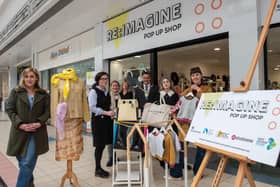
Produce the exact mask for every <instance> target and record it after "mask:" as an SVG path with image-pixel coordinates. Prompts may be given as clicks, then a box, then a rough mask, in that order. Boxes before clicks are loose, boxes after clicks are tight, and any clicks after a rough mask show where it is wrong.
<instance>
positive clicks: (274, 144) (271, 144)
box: [266, 138, 277, 150]
mask: <svg viewBox="0 0 280 187" xmlns="http://www.w3.org/2000/svg"><path fill="white" fill-rule="evenodd" d="M276 145H277V144H276V142H275V140H274V138H269V139H268V145H267V146H266V149H267V150H271V149H273V148H274V147H275V146H276Z"/></svg>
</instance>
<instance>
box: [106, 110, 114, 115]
mask: <svg viewBox="0 0 280 187" xmlns="http://www.w3.org/2000/svg"><path fill="white" fill-rule="evenodd" d="M104 115H106V116H114V115H115V112H114V111H112V110H110V111H106V112H104Z"/></svg>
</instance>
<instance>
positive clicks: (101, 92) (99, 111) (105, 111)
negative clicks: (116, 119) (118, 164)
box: [88, 72, 115, 178]
mask: <svg viewBox="0 0 280 187" xmlns="http://www.w3.org/2000/svg"><path fill="white" fill-rule="evenodd" d="M108 78H109V75H108V73H106V72H99V73H97V74H96V76H95V82H96V85H94V86H93V89H92V90H91V91H90V93H89V96H88V100H89V107H90V110H91V112H92V129H93V131H92V132H93V143H94V146H95V153H94V154H95V164H96V168H95V176H97V177H102V178H106V177H109V173H108V172H107V171H105V170H103V169H102V167H101V159H102V153H103V150H104V148H105V145H109V144H112V141H113V121H112V116H114V115H115V113H114V111H113V110H112V109H111V97H110V94H109V92H108V90H107V89H106V87H107V84H108Z"/></svg>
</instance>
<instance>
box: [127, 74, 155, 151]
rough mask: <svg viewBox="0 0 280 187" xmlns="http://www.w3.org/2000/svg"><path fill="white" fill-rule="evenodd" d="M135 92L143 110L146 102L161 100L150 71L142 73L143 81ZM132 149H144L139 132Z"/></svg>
mask: <svg viewBox="0 0 280 187" xmlns="http://www.w3.org/2000/svg"><path fill="white" fill-rule="evenodd" d="M134 94H135V99H137V100H138V104H139V108H140V109H141V111H142V112H143V109H144V105H145V104H146V103H153V102H156V101H159V89H158V87H157V86H156V85H152V84H151V74H150V73H149V72H145V71H144V72H143V73H142V83H141V84H140V86H136V87H135V88H134ZM149 131H150V128H149ZM132 149H135V150H139V149H140V150H143V144H142V141H141V139H140V137H139V135H138V134H136V135H135V136H134V138H133V145H132Z"/></svg>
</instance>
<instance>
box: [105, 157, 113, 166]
mask: <svg viewBox="0 0 280 187" xmlns="http://www.w3.org/2000/svg"><path fill="white" fill-rule="evenodd" d="M112 165H113V158H110V159H109V160H108V162H107V164H106V166H107V167H112Z"/></svg>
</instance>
